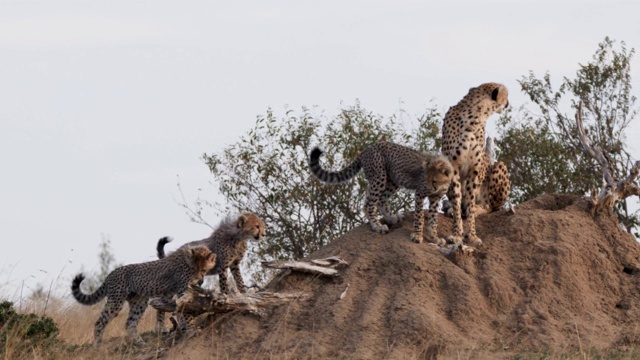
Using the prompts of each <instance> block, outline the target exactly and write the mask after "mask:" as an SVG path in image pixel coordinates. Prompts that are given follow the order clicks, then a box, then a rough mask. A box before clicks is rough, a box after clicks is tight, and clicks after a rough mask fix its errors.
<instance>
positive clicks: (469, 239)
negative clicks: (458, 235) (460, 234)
mask: <svg viewBox="0 0 640 360" xmlns="http://www.w3.org/2000/svg"><path fill="white" fill-rule="evenodd" d="M464 239H465V242H466V243H468V244H470V245H471V246H475V247H480V246H482V240H480V238H479V237H478V236H476V235H470V234H466V235H465V237H464Z"/></svg>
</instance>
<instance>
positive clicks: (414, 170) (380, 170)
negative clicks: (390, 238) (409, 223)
mask: <svg viewBox="0 0 640 360" xmlns="http://www.w3.org/2000/svg"><path fill="white" fill-rule="evenodd" d="M322 154H323V152H322V150H320V149H319V148H317V147H316V148H314V149H313V150H311V154H310V156H309V168H310V170H311V173H312V174H313V176H315V177H316V178H317V179H319V180H320V181H322V182H325V183H330V184H340V183H343V182H346V181H348V180H351V179H352V178H354V177H355V176H356V175H357V174H358V172H359V171H360V170H361V169H362V170H363V171H364V174H365V176H366V178H367V181H368V182H369V188H368V189H367V199H366V202H365V215H366V217H367V219H368V220H369V224H370V225H371V229H372V230H373V231H375V232H378V233H380V234H386V233H388V232H389V228H388V226H387V225H383V224H381V223H380V221H379V220H378V218H377V217H376V208H378V209H379V210H380V212H381V213H382V215H383V216H384V219H385V221H386V222H387V223H388V224H390V225H394V224H397V223H399V222H401V221H402V219H403V215H402V214H401V213H396V214H392V213H391V212H389V209H387V204H386V203H387V199H388V198H389V196H391V195H392V194H393V193H395V192H396V190H398V188H401V187H402V188H405V189H409V190H414V191H415V206H416V212H415V217H414V222H413V231H412V232H411V240H412V241H414V242H416V243H421V242H422V240H423V233H422V228H423V226H424V216H423V209H422V207H423V203H424V199H425V198H429V211H428V212H427V241H430V242H434V243H436V244H443V243H444V240H442V239H440V238H439V237H438V229H437V220H436V214H437V210H438V205H439V204H440V199H441V198H442V197H443V196H444V194H445V192H446V191H447V189H448V188H449V184H450V182H451V178H452V176H453V168H452V167H451V163H449V160H447V158H446V157H445V156H442V155H437V154H425V153H421V152H419V151H416V150H413V149H411V148H408V147H406V146H402V145H398V144H394V143H390V142H379V143H375V144H373V145H371V146H369V147H368V148H367V149H365V150H364V151H363V152H362V153H361V154H360V155H359V156H358V157H357V158H356V159H355V160H354V161H353V162H352V163H351V164H349V165H348V166H347V167H346V168H344V169H343V170H341V171H338V172H331V171H327V170H324V169H323V168H322V167H321V166H320V162H319V159H320V156H321V155H322Z"/></svg>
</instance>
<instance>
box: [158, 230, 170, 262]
mask: <svg viewBox="0 0 640 360" xmlns="http://www.w3.org/2000/svg"><path fill="white" fill-rule="evenodd" d="M171 241H173V239H172V238H170V237H169V236H165V237H162V238H160V240H158V245H156V252H157V253H158V259H163V258H164V257H165V256H166V255H165V253H164V246H165V245H167V244H168V243H170V242H171Z"/></svg>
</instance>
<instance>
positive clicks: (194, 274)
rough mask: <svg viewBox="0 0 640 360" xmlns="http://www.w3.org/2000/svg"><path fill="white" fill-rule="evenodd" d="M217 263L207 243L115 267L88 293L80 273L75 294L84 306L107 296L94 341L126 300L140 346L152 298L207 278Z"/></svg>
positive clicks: (129, 322) (131, 331)
mask: <svg viewBox="0 0 640 360" xmlns="http://www.w3.org/2000/svg"><path fill="white" fill-rule="evenodd" d="M215 263H216V254H214V253H212V252H211V251H210V250H209V249H207V247H205V246H194V247H187V248H184V249H182V250H181V251H176V252H175V253H173V254H171V255H169V256H167V257H166V258H164V259H161V260H155V261H149V262H145V263H140V264H130V265H125V266H121V267H119V268H117V269H115V270H113V271H112V272H111V273H110V274H109V275H107V278H106V279H105V280H104V283H102V285H100V287H99V288H98V290H96V291H95V292H94V293H93V294H85V293H83V292H82V290H81V289H80V283H82V280H84V275H82V274H78V275H77V276H76V277H75V278H74V279H73V282H72V284H71V293H72V294H73V297H74V298H75V299H76V300H77V301H78V302H79V303H81V304H83V305H93V304H96V303H98V302H99V301H100V300H102V299H103V298H104V297H106V298H107V302H106V303H105V305H104V309H103V310H102V313H101V314H100V317H98V320H97V321H96V324H95V329H94V344H95V345H99V344H100V342H101V341H102V334H103V333H104V329H105V327H106V326H107V324H108V323H109V321H111V319H113V318H114V317H115V316H116V315H118V313H119V312H120V310H121V309H122V306H123V305H124V302H125V301H127V302H128V303H129V317H128V318H127V322H126V329H127V332H128V336H129V339H130V340H131V341H132V342H133V343H134V344H136V345H140V344H143V343H144V341H143V340H142V338H141V337H140V335H138V331H137V328H138V320H139V319H140V318H141V317H142V314H144V311H145V309H146V308H147V301H148V300H149V298H150V297H154V296H166V297H171V296H173V295H174V294H177V293H184V291H185V290H186V289H187V286H188V285H189V284H190V283H191V282H193V281H194V280H199V279H202V278H203V277H204V274H205V273H206V272H208V271H209V270H211V269H212V268H213V267H214V266H215Z"/></svg>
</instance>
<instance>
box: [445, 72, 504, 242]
mask: <svg viewBox="0 0 640 360" xmlns="http://www.w3.org/2000/svg"><path fill="white" fill-rule="evenodd" d="M508 106H509V100H508V92H507V88H506V87H505V86H504V85H502V84H497V83H486V84H482V85H480V86H478V87H474V88H471V89H470V90H469V93H468V94H467V95H465V97H464V98H462V100H460V102H459V103H458V104H456V105H455V106H452V107H451V108H450V109H449V111H447V114H446V115H445V116H444V121H443V124H442V153H443V154H445V155H446V156H447V157H448V158H449V160H451V165H453V179H452V181H451V187H450V188H449V191H448V192H447V197H448V198H449V201H451V207H452V209H451V210H452V215H453V231H452V233H453V234H452V235H451V236H450V237H449V241H451V242H454V243H457V242H459V241H462V239H463V225H462V215H463V214H462V209H464V212H465V214H464V215H465V217H466V218H467V232H466V233H465V234H464V238H465V239H466V240H467V242H469V243H471V244H472V245H476V246H478V245H482V240H480V238H479V237H478V236H477V235H476V212H477V208H476V200H477V199H478V196H479V195H480V190H481V187H482V184H483V182H484V180H485V177H486V176H487V172H488V169H489V165H490V164H489V161H488V159H487V154H486V153H485V151H484V145H485V136H484V135H485V133H484V127H485V123H486V122H487V119H488V118H489V116H491V115H493V114H494V113H498V114H500V113H502V111H503V110H504V109H506V108H507V107H508ZM505 171H506V167H504V168H499V169H497V173H494V170H492V173H491V174H490V175H489V176H490V177H497V180H498V181H497V185H494V186H495V187H498V186H501V187H503V188H504V187H505V186H503V185H500V184H506V182H504V181H500V180H504V178H503V179H500V173H504V172H505ZM503 177H504V175H503ZM493 191H494V192H496V193H499V194H501V196H504V191H502V190H500V191H498V190H497V188H496V189H493ZM507 194H508V190H507ZM505 198H506V197H505ZM499 201H501V199H496V201H494V202H496V203H497V202H499Z"/></svg>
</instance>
